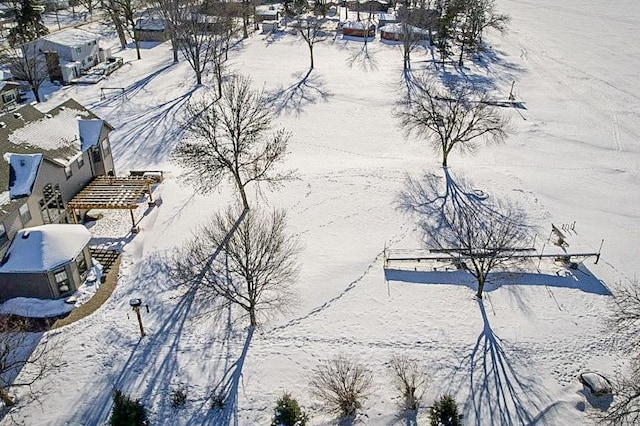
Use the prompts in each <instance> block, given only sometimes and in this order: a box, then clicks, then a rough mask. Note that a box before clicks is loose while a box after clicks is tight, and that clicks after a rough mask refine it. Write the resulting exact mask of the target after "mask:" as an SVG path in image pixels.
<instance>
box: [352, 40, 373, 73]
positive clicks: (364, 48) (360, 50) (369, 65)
mask: <svg viewBox="0 0 640 426" xmlns="http://www.w3.org/2000/svg"><path fill="white" fill-rule="evenodd" d="M346 40H351V39H346ZM351 41H356V40H351ZM371 41H373V40H371V39H369V40H367V41H366V42H365V41H362V43H361V45H360V46H358V45H355V46H356V48H351V47H350V46H351V43H349V44H348V46H349V56H348V57H347V66H348V67H349V68H352V67H354V66H357V67H358V68H360V69H361V70H363V71H367V72H372V71H377V70H378V59H377V58H376V55H375V54H374V53H373V52H371V50H370V49H369V43H370V42H371Z"/></svg>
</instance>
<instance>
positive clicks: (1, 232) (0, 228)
mask: <svg viewBox="0 0 640 426" xmlns="http://www.w3.org/2000/svg"><path fill="white" fill-rule="evenodd" d="M8 241H9V237H8V236H7V230H6V229H5V227H4V224H2V223H0V247H2V246H3V245H5V244H6V243H7V242H8Z"/></svg>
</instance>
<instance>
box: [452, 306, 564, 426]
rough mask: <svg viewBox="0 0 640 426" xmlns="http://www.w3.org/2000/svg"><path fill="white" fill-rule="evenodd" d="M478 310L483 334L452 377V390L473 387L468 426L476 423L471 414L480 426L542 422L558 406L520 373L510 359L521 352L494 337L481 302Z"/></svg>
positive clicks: (468, 401) (533, 382)
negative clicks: (513, 353)
mask: <svg viewBox="0 0 640 426" xmlns="http://www.w3.org/2000/svg"><path fill="white" fill-rule="evenodd" d="M478 308H479V310H480V315H481V316H482V322H483V327H482V331H481V332H480V335H479V336H478V338H477V340H476V342H475V344H474V346H473V348H472V350H471V353H470V354H469V355H467V356H466V357H464V358H463V359H462V361H461V363H460V365H459V366H458V368H456V369H455V370H454V371H453V372H452V374H451V377H449V379H450V381H449V383H451V384H452V386H454V387H455V386H461V387H463V386H468V387H469V392H468V399H467V401H466V402H465V404H464V409H463V410H464V412H465V413H467V414H466V416H465V418H466V419H467V420H466V422H465V424H471V423H472V422H471V419H469V417H470V416H469V414H472V415H473V416H472V417H473V424H476V425H482V424H496V425H498V424H499V425H504V426H511V425H529V424H532V423H534V422H537V421H539V420H540V419H541V416H544V414H545V413H547V412H549V411H550V410H552V409H553V408H554V405H555V403H552V402H551V399H550V397H548V396H547V395H544V394H540V392H539V391H537V390H536V388H535V385H536V383H535V380H534V379H532V378H524V377H522V376H521V375H520V374H519V373H518V371H517V370H516V368H515V367H514V365H513V363H512V361H511V360H510V359H509V353H510V352H512V351H515V350H516V349H517V348H515V347H510V346H511V345H510V344H509V343H508V342H506V341H504V340H502V339H501V338H500V337H499V336H497V335H496V334H495V333H494V331H493V329H492V328H491V324H490V323H489V319H488V318H487V313H486V311H485V308H484V304H483V301H482V300H478ZM458 373H460V375H459V374H458ZM466 374H468V381H467V379H465V378H464V376H465V375H466ZM460 376H462V377H460Z"/></svg>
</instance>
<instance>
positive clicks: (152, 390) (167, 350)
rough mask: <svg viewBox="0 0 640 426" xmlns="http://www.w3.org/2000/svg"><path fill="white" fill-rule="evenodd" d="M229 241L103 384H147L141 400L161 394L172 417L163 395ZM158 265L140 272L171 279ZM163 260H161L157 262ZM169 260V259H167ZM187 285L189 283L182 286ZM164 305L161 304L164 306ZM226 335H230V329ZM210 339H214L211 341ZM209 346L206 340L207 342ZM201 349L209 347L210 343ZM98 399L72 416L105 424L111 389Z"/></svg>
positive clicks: (159, 407)
mask: <svg viewBox="0 0 640 426" xmlns="http://www.w3.org/2000/svg"><path fill="white" fill-rule="evenodd" d="M247 211H248V210H246V209H245V210H244V211H243V212H242V214H241V215H240V216H239V217H238V219H237V220H236V222H235V224H234V226H233V227H232V228H231V230H230V231H229V233H228V234H227V235H226V237H225V240H224V241H225V242H226V241H228V239H229V238H231V236H232V235H233V233H234V232H235V230H236V229H237V227H238V226H239V225H240V223H241V222H242V220H243V219H244V217H245V216H246V214H247ZM224 244H225V243H223V244H222V245H220V246H219V247H217V249H216V250H215V251H214V252H213V253H212V254H211V256H209V258H208V259H207V261H206V262H205V263H204V264H203V265H202V266H201V270H200V272H199V274H198V275H196V276H195V278H193V279H190V280H188V283H186V291H184V292H183V293H182V294H181V295H180V296H179V300H178V302H177V303H176V304H175V305H174V306H173V308H172V309H171V310H169V311H167V312H162V313H161V316H162V318H165V321H164V322H163V323H162V324H161V325H160V326H159V327H158V328H156V329H153V330H151V333H149V334H147V336H145V337H141V338H140V340H139V341H138V343H137V344H136V345H135V346H134V347H133V349H132V351H131V354H130V355H129V357H128V359H127V361H126V362H125V363H124V365H123V366H122V368H121V369H120V372H119V374H117V375H115V376H111V378H109V379H108V380H106V381H103V382H102V385H103V386H104V385H105V384H107V383H108V384H110V385H111V386H112V387H117V388H119V389H123V390H125V392H126V391H127V389H128V388H129V387H132V386H140V385H143V386H144V391H143V392H142V393H141V394H140V396H141V400H142V401H143V402H147V401H149V400H151V397H152V396H153V395H160V398H157V404H156V406H155V407H154V411H156V413H159V414H158V416H159V418H168V417H171V416H172V415H173V414H174V413H173V411H175V410H173V408H172V407H171V406H170V400H169V398H167V397H164V398H163V397H162V396H163V395H165V396H166V395H169V394H170V392H171V386H172V385H173V380H175V378H176V377H180V375H181V370H180V364H179V362H178V361H179V359H178V358H179V354H180V352H181V350H183V349H184V348H183V347H182V346H181V340H182V339H183V337H185V335H186V329H185V327H186V324H187V323H188V321H189V320H190V319H191V318H192V317H193V316H194V315H197V310H198V308H199V307H198V306H197V300H198V297H197V296H198V292H199V290H200V283H201V282H202V279H203V277H204V276H205V274H206V273H208V272H209V269H210V268H211V265H212V264H213V262H214V261H215V259H216V258H217V257H218V255H219V254H220V253H221V251H222V248H223V246H224ZM152 261H153V262H156V263H154V265H148V266H147V267H146V268H143V269H142V270H141V271H140V272H139V273H138V275H142V276H144V277H145V278H146V281H145V282H146V283H149V282H156V283H167V282H169V281H170V277H171V275H170V269H171V266H170V265H167V264H165V263H163V262H162V260H161V259H155V258H154V259H152ZM157 262H159V264H157ZM165 262H166V261H165ZM164 287H165V288H160V289H159V290H158V291H169V290H175V289H176V288H177V286H174V288H170V287H168V284H164ZM182 288H185V287H182ZM160 309H161V308H160ZM225 336H226V339H227V340H228V339H230V334H229V333H227V334H226V335H225ZM209 343H210V342H209ZM204 346H206V344H205V345H204ZM204 346H203V347H201V348H199V350H203V351H206V347H204ZM98 399H99V400H98V401H93V402H92V403H91V404H86V405H85V406H83V407H78V410H77V411H76V412H75V413H74V415H73V416H72V417H73V418H77V419H82V421H84V422H88V423H91V424H102V422H105V421H106V420H107V418H108V416H109V413H110V411H111V408H112V402H111V394H110V389H105V390H104V391H103V392H102V394H101V395H100V397H99V398H98Z"/></svg>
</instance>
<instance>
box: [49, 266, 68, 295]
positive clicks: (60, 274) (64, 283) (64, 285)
mask: <svg viewBox="0 0 640 426" xmlns="http://www.w3.org/2000/svg"><path fill="white" fill-rule="evenodd" d="M53 277H54V279H55V280H56V285H57V286H58V290H59V291H60V294H64V293H67V292H69V290H71V283H70V281H69V276H68V275H67V271H66V269H64V268H60V269H56V270H55V271H53Z"/></svg>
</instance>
